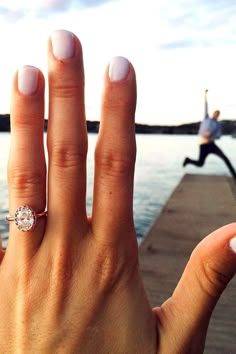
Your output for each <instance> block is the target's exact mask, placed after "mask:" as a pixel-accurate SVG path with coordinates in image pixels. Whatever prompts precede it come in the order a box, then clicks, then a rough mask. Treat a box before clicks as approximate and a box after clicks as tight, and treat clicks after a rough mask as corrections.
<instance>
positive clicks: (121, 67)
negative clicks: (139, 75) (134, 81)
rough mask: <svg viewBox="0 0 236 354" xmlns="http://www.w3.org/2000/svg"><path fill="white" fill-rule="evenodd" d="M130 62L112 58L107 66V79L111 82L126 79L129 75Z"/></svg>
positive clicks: (120, 58) (121, 58) (124, 59)
mask: <svg viewBox="0 0 236 354" xmlns="http://www.w3.org/2000/svg"><path fill="white" fill-rule="evenodd" d="M129 67H130V62H129V61H128V60H127V59H126V58H123V57H114V58H112V59H111V61H110V65H109V78H110V80H111V81H121V80H124V79H126V77H127V76H128V73H129Z"/></svg>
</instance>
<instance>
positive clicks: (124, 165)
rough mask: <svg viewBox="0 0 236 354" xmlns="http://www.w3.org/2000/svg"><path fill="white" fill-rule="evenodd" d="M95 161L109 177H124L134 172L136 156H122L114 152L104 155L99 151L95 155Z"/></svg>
mask: <svg viewBox="0 0 236 354" xmlns="http://www.w3.org/2000/svg"><path fill="white" fill-rule="evenodd" d="M128 155H129V156H128ZM95 161H96V165H97V166H98V167H99V169H100V170H101V171H103V173H105V174H106V175H107V176H110V177H122V176H127V175H130V172H132V171H133V169H134V164H135V156H132V155H131V154H127V155H126V156H125V154H124V155H122V156H121V155H118V154H115V153H113V152H110V153H107V154H104V153H100V152H99V151H98V150H97V151H96V153H95Z"/></svg>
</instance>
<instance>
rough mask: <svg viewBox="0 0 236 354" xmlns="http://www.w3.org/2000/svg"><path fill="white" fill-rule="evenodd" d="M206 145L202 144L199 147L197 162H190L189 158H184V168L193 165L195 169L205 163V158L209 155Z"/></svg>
mask: <svg viewBox="0 0 236 354" xmlns="http://www.w3.org/2000/svg"><path fill="white" fill-rule="evenodd" d="M207 145H208V144H202V145H200V146H199V157H198V160H192V159H190V158H189V157H186V159H185V160H184V162H183V166H186V165H188V164H192V165H195V166H197V167H202V166H203V165H204V163H205V160H206V157H207V155H208V154H209V149H208V146H207Z"/></svg>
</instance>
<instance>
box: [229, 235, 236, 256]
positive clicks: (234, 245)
mask: <svg viewBox="0 0 236 354" xmlns="http://www.w3.org/2000/svg"><path fill="white" fill-rule="evenodd" d="M229 245H230V248H231V250H232V251H233V252H234V253H236V236H235V237H234V238H231V240H230V241H229Z"/></svg>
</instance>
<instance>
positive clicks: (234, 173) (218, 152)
mask: <svg viewBox="0 0 236 354" xmlns="http://www.w3.org/2000/svg"><path fill="white" fill-rule="evenodd" d="M212 153H213V154H215V155H217V156H218V157H220V158H221V159H222V160H223V161H224V162H225V164H226V166H227V167H228V169H229V171H230V173H231V175H232V176H233V177H234V178H236V171H235V169H234V168H233V166H232V164H231V162H230V161H229V159H228V157H227V156H226V155H225V154H224V153H223V151H222V150H221V149H220V148H219V147H218V146H217V145H216V144H214V149H213V151H212Z"/></svg>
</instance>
